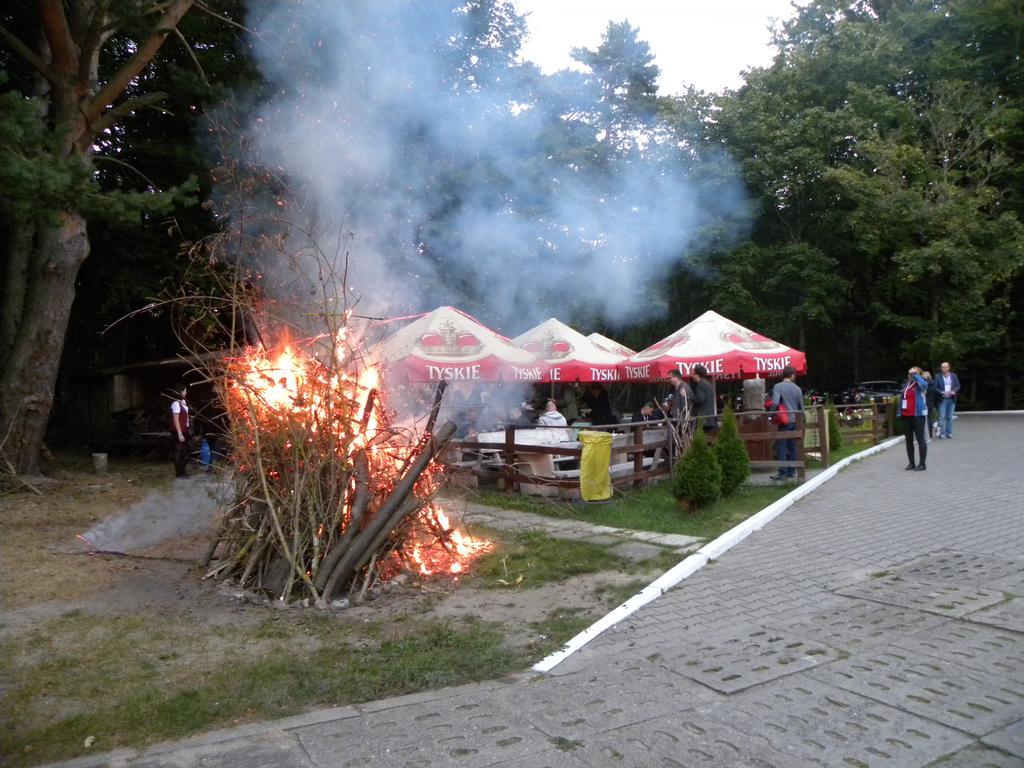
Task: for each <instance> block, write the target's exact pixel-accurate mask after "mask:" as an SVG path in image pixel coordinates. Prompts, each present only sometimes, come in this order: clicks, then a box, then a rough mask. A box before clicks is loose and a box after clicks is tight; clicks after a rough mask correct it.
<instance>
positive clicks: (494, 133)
mask: <svg viewBox="0 0 1024 768" xmlns="http://www.w3.org/2000/svg"><path fill="white" fill-rule="evenodd" d="M482 5H485V4H483V3H472V2H471V3H467V4H465V5H463V6H461V7H457V6H456V5H455V4H454V3H451V2H441V1H440V0H421V1H417V2H411V1H409V0H346V2H318V1H317V0H303V2H277V1H275V2H271V1H270V0H253V2H251V3H250V16H249V23H250V24H251V25H253V26H254V27H255V28H256V30H257V33H258V34H257V35H256V36H255V37H254V38H253V41H254V42H253V44H254V46H255V52H256V57H257V60H258V63H259V66H260V69H261V71H262V73H263V76H264V77H265V78H266V80H267V81H268V83H269V89H268V90H269V93H270V96H269V98H267V99H265V100H264V101H263V102H262V103H261V105H260V106H259V107H258V108H257V109H256V112H255V114H254V116H253V117H252V120H251V122H250V123H249V125H248V127H247V128H246V134H247V140H246V142H245V146H247V147H248V148H249V149H250V150H251V151H252V153H253V155H254V156H257V157H259V161H260V162H261V163H262V164H263V165H264V166H265V167H268V168H272V169H275V172H276V173H280V174H281V175H282V176H283V177H285V178H287V179H288V180H289V184H291V185H293V187H298V188H301V190H302V191H301V195H299V197H301V199H302V202H301V214H300V215H301V216H302V217H303V219H304V221H306V222H308V224H309V227H310V228H311V230H312V231H313V233H314V237H315V238H316V239H317V240H318V241H319V243H320V245H321V246H322V247H323V248H324V250H326V251H333V250H334V248H335V247H336V246H338V245H339V243H338V242H337V241H338V239H339V232H340V233H343V234H341V235H340V237H341V240H342V242H341V243H340V247H341V248H342V249H345V250H348V251H350V252H351V254H352V264H351V269H350V273H349V281H348V282H349V285H350V286H352V287H353V288H354V289H355V290H356V291H357V292H358V293H359V294H360V295H361V297H362V303H361V304H360V310H361V311H368V312H372V313H380V314H401V313H404V312H410V311H422V310H426V309H431V308H433V307H434V306H437V305H440V304H452V305H455V306H460V307H463V308H464V309H466V310H468V311H470V312H473V313H475V314H477V315H478V316H479V317H480V319H481V320H483V321H484V322H485V323H488V324H491V325H493V326H494V327H496V328H500V329H501V330H503V331H504V332H505V333H507V334H514V333H517V332H520V331H522V330H524V329H525V328H526V327H528V326H530V325H532V324H534V323H536V322H539V321H540V320H543V319H545V318H547V317H550V316H556V317H562V318H565V319H568V318H569V317H570V316H571V315H572V313H574V312H585V313H587V314H588V315H589V316H603V317H605V319H606V320H607V321H608V322H610V323H613V324H624V323H629V322H633V321H638V320H643V319H645V318H647V317H650V316H651V315H652V314H657V313H660V312H663V311H664V309H665V307H664V306H663V300H662V299H661V298H660V297H661V292H660V290H659V288H658V286H659V283H661V282H663V281H664V280H666V279H667V278H668V277H669V275H670V273H671V271H672V269H673V268H674V267H675V266H676V265H677V264H678V263H679V262H680V261H682V260H684V259H685V258H686V257H687V255H688V254H689V253H691V252H692V251H693V249H695V248H698V247H700V246H701V245H703V244H705V242H706V239H707V233H708V231H709V230H710V229H712V228H714V229H715V230H716V231H717V232H718V233H719V234H720V233H721V230H722V227H723V222H729V223H728V224H726V225H725V228H726V229H730V228H731V229H733V230H736V229H741V228H742V225H741V224H738V223H737V222H738V221H740V220H741V219H742V209H743V198H742V193H741V191H740V185H739V183H738V179H737V177H736V175H735V174H734V173H733V169H732V167H731V165H730V164H729V163H728V161H727V160H726V159H725V158H724V157H722V156H720V155H715V156H710V155H708V154H707V152H708V151H709V150H705V149H703V148H702V149H701V150H700V152H699V153H698V152H697V151H695V150H694V149H693V147H692V146H688V145H685V144H682V143H680V142H679V140H678V138H676V137H674V136H671V135H670V134H669V132H668V131H667V130H665V129H664V126H661V125H660V124H659V123H658V121H657V120H656V119H655V118H653V117H651V118H650V119H648V120H646V121H645V122H643V124H642V125H641V124H640V123H632V124H631V123H629V122H628V120H626V121H623V118H622V117H621V116H620V115H617V114H616V112H615V107H614V106H609V103H608V102H607V100H605V101H602V98H603V97H602V91H601V85H600V83H596V82H595V81H594V78H588V77H587V76H586V75H583V74H580V73H569V72H566V73H560V74H558V75H554V76H541V75H540V74H539V73H538V72H537V70H536V69H535V68H534V67H533V66H532V65H528V64H526V65H524V64H517V63H515V59H516V53H517V50H518V42H519V37H518V33H517V32H515V31H514V23H513V22H514V18H513V17H512V16H510V15H509V14H510V6H507V7H506V6H504V4H502V3H496V4H495V5H496V6H497V8H498V10H497V11H495V12H494V14H493V15H492V16H489V17H486V18H485V17H483V16H481V14H480V13H478V12H477V11H479V9H480V7H481V6H482ZM482 19H484V20H483V21H482ZM509 30H512V32H511V33H509ZM502 41H505V42H504V43H502ZM613 139H614V141H613ZM613 145H614V146H613ZM276 204H277V206H278V207H279V208H280V206H281V205H282V204H281V202H280V201H277V202H276Z"/></svg>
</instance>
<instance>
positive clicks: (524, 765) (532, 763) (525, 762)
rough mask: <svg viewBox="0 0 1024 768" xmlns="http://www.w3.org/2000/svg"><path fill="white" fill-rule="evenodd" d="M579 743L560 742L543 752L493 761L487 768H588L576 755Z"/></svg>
mask: <svg viewBox="0 0 1024 768" xmlns="http://www.w3.org/2000/svg"><path fill="white" fill-rule="evenodd" d="M578 746H579V745H577V744H573V743H565V742H559V746H557V747H551V749H546V750H544V751H543V752H537V753H535V754H530V755H521V756H519V757H515V758H512V759H511V760H502V761H501V762H500V763H491V764H490V765H489V766H488V767H487V768H587V764H586V763H584V762H581V761H580V760H578V759H577V758H576V757H575V754H574V753H575V751H576V750H577V749H578Z"/></svg>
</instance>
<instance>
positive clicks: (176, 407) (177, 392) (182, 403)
mask: <svg viewBox="0 0 1024 768" xmlns="http://www.w3.org/2000/svg"><path fill="white" fill-rule="evenodd" d="M187 398H188V384H184V383H182V384H179V385H178V386H176V387H175V388H174V399H173V400H172V401H171V440H173V441H174V476H175V477H186V476H187V475H186V472H185V466H186V465H187V464H188V454H189V448H190V439H191V437H192V422H191V420H190V419H189V413H188V400H187Z"/></svg>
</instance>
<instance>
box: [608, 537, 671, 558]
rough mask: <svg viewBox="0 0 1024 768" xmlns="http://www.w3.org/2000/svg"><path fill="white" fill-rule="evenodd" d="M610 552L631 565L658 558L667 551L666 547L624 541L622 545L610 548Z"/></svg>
mask: <svg viewBox="0 0 1024 768" xmlns="http://www.w3.org/2000/svg"><path fill="white" fill-rule="evenodd" d="M608 551H609V552H611V553H612V554H613V555H617V556H619V557H621V558H622V559H623V560H628V561H629V562H631V563H642V562H643V561H644V560H650V559H652V558H655V557H658V556H659V555H661V554H662V553H663V552H665V551H666V550H665V548H664V547H658V546H655V545H654V544H645V543H643V542H642V541H624V542H623V543H622V544H616V545H615V546H614V547H610V548H609V549H608Z"/></svg>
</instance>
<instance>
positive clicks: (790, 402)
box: [770, 365, 804, 480]
mask: <svg viewBox="0 0 1024 768" xmlns="http://www.w3.org/2000/svg"><path fill="white" fill-rule="evenodd" d="M795 378H796V369H795V368H793V366H791V365H787V366H786V367H785V368H783V369H782V381H780V382H779V383H778V384H776V385H775V386H774V387H773V388H772V405H771V409H770V410H772V411H773V412H774V413H775V424H776V426H777V428H778V431H779V432H780V433H784V432H794V431H796V420H797V416H796V414H797V412H799V411H803V409H804V393H803V390H801V389H800V387H798V386H797V385H796V383H795V382H794V381H793V380H794V379H795ZM796 441H797V438H786V437H781V434H780V438H779V439H778V440H776V441H775V460H776V461H780V462H781V461H786V462H792V461H796V457H797V445H796ZM795 477H796V467H779V471H778V472H777V473H776V474H774V475H772V476H771V479H772V480H792V479H793V478H795Z"/></svg>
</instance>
